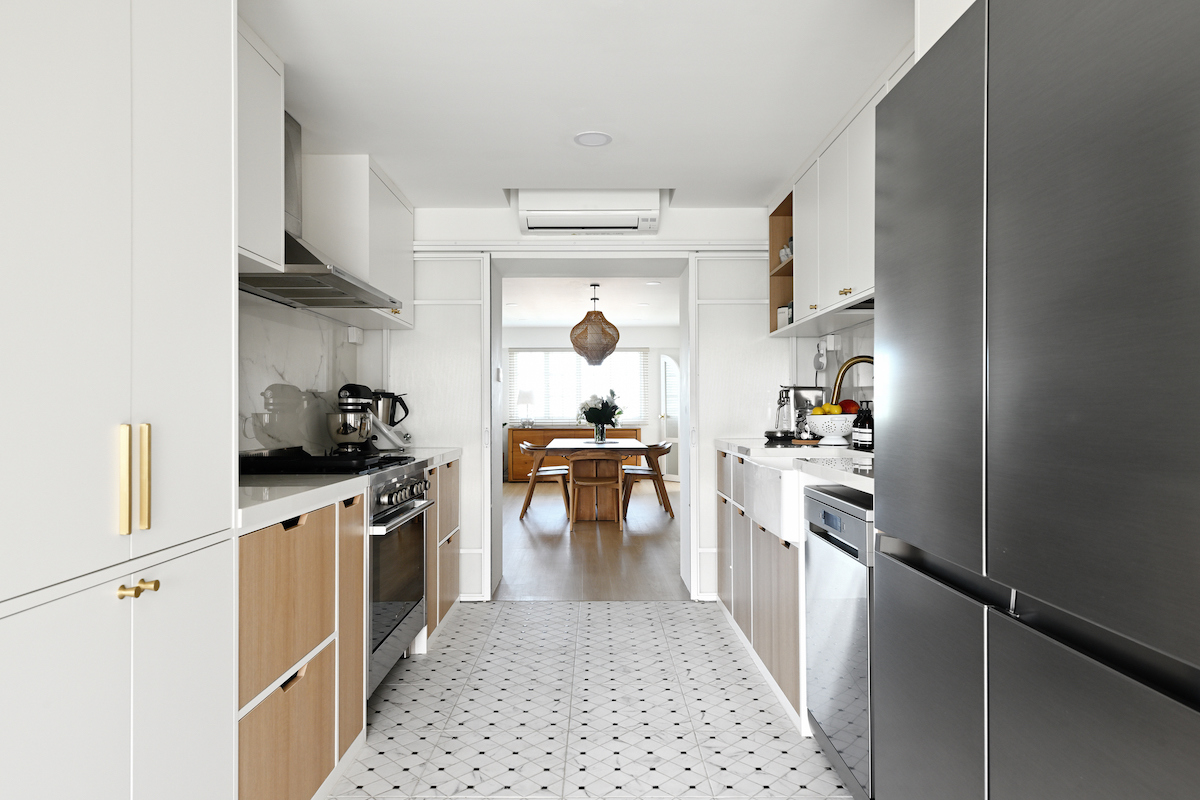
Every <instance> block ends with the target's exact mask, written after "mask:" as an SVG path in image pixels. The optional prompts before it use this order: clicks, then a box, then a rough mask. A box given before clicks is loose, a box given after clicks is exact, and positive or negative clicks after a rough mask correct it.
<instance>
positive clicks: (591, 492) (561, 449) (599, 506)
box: [529, 439, 659, 522]
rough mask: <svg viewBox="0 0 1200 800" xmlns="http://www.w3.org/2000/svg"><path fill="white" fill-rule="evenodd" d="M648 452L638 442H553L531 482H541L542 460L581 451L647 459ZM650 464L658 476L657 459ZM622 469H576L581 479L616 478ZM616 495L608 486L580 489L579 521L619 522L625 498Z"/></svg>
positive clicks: (607, 465)
mask: <svg viewBox="0 0 1200 800" xmlns="http://www.w3.org/2000/svg"><path fill="white" fill-rule="evenodd" d="M647 450H648V448H647V447H646V445H644V444H642V443H641V442H639V441H638V440H637V439H609V440H608V441H607V442H604V443H602V444H597V443H596V442H595V441H593V440H591V439H552V440H551V441H550V443H549V444H547V445H546V449H545V450H542V451H539V452H538V454H537V457H536V460H535V461H534V463H533V469H532V470H531V471H530V474H529V475H530V477H529V480H530V481H531V482H533V481H536V480H537V471H538V467H540V466H541V465H542V461H544V460H545V458H546V457H547V456H565V455H568V454H570V453H578V452H580V451H583V452H588V451H595V452H597V453H599V452H605V453H620V454H621V455H623V456H645V455H646V453H647ZM646 461H648V462H649V463H650V468H651V469H653V470H654V472H655V473H658V471H659V467H658V463H657V462H656V461H655V460H654V459H653V458H647V459H646ZM620 468H621V462H620V461H592V462H588V463H584V464H577V465H576V467H575V469H576V470H577V472H578V474H579V475H580V476H581V477H584V476H586V477H592V476H601V477H602V476H608V475H616V474H617V473H616V470H618V469H620ZM597 469H599V470H600V472H599V473H597V472H596V470H597ZM531 488H532V487H531ZM616 495H617V493H616V492H614V491H612V490H610V489H607V488H604V487H601V488H600V489H596V488H595V487H591V486H580V487H579V493H578V500H577V501H576V502H578V503H579V510H578V511H577V512H576V514H575V519H577V520H581V519H583V520H612V521H614V522H615V521H616V519H617V515H618V514H620V513H621V498H619V497H617V496H616Z"/></svg>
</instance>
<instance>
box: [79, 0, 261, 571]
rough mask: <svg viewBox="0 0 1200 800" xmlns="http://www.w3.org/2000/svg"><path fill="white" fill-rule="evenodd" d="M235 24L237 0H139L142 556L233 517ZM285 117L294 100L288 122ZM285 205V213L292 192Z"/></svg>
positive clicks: (136, 391) (136, 321)
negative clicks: (144, 439)
mask: <svg viewBox="0 0 1200 800" xmlns="http://www.w3.org/2000/svg"><path fill="white" fill-rule="evenodd" d="M229 25H230V23H229V8H228V7H227V6H222V5H221V4H220V3H192V2H184V1H183V0H169V2H163V0H135V2H134V3H133V142H134V150H133V233H134V235H133V284H132V286H133V336H132V341H133V401H132V412H131V421H132V422H133V423H134V426H135V445H134V451H135V454H136V453H138V452H144V451H145V448H144V447H142V448H139V447H138V444H137V442H136V439H137V438H139V437H138V426H140V425H142V424H149V425H150V426H151V427H150V431H151V432H150V437H151V446H150V448H149V449H150V463H141V462H140V460H139V461H138V463H137V465H136V467H135V473H136V476H137V477H138V478H140V480H135V482H134V485H135V487H137V495H138V512H139V513H136V514H135V515H134V516H135V522H134V535H133V540H132V545H133V555H134V556H140V555H144V554H146V553H150V552H154V551H156V550H161V549H162V548H164V547H170V546H172V545H176V544H179V543H180V542H185V541H188V540H191V539H195V538H197V537H199V536H203V535H206V534H209V533H215V532H217V531H222V530H228V529H229V528H231V527H232V526H233V518H234V493H233V492H232V491H231V490H230V487H232V486H234V485H235V484H236V481H237V475H236V473H235V472H234V460H233V459H232V458H231V455H232V454H233V453H234V452H235V451H236V450H237V440H236V435H237V434H236V429H235V426H234V424H233V423H234V420H235V419H236V413H237V411H236V406H235V402H236V401H235V396H236V394H237V390H236V386H235V384H234V380H235V375H236V374H237V365H236V358H235V356H236V353H237V342H236V341H235V339H234V330H235V329H236V327H237V326H236V315H237V292H236V290H235V288H234V274H235V260H234V255H233V253H234V226H233V208H234V189H235V187H234V182H233V175H234V166H235V165H234V147H233V136H234V107H233V106H234V98H233V92H232V89H231V86H232V84H233V81H234V75H233V61H234V53H233V42H232V41H231V38H230V30H229ZM239 41H242V40H241V39H240V37H239ZM282 124H283V123H282V111H280V112H279V116H278V117H277V118H276V127H277V128H278V129H280V130H282ZM242 205H243V207H244V206H245V202H243V204H242ZM183 209H186V213H181V211H182V210H183ZM277 213H278V215H279V218H278V219H277V220H276V225H277V227H278V225H279V224H280V222H279V220H281V219H282V207H281V206H280V207H279V209H278V211H277ZM277 235H278V234H277ZM184 242H186V243H187V244H186V246H183V245H182V243H184ZM184 286H186V287H187V289H186V293H183V294H181V290H180V287H184ZM193 312H195V313H193ZM181 314H186V317H187V323H186V325H184V324H181ZM95 394H96V392H95V391H94V390H93V391H90V392H89V397H90V396H94V395H95Z"/></svg>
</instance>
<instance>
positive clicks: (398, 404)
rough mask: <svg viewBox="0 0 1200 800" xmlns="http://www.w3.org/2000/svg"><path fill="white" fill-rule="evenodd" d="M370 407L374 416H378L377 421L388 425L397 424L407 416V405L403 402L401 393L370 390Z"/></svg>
mask: <svg viewBox="0 0 1200 800" xmlns="http://www.w3.org/2000/svg"><path fill="white" fill-rule="evenodd" d="M371 409H372V410H373V411H374V412H375V416H377V417H379V421H380V422H382V423H384V424H385V425H387V426H388V427H391V426H393V425H399V424H400V423H401V422H403V421H404V420H405V418H407V417H408V405H407V404H406V403H405V402H404V395H403V394H394V393H392V392H372V393H371ZM401 412H403V413H401ZM397 416H399V419H397Z"/></svg>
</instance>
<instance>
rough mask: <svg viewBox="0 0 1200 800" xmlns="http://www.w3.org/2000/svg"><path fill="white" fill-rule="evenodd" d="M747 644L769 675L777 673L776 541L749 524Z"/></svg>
mask: <svg viewBox="0 0 1200 800" xmlns="http://www.w3.org/2000/svg"><path fill="white" fill-rule="evenodd" d="M750 538H751V540H752V541H751V556H750V561H751V578H750V608H751V611H750V616H751V624H750V629H751V632H752V635H751V636H750V641H751V642H752V643H753V644H754V652H756V653H758V657H759V658H761V659H762V661H763V663H764V664H766V665H767V671H768V672H770V673H771V674H772V675H774V674H775V672H776V671H777V670H778V665H777V661H776V652H775V605H776V597H775V563H774V561H773V560H772V559H774V558H775V548H774V547H773V546H772V543H773V542H775V541H778V540H777V539H776V538H775V536H774V535H773V534H771V533H768V532H767V530H766V529H765V528H763V526H761V525H759V524H757V523H755V522H753V521H752V522H751V525H750Z"/></svg>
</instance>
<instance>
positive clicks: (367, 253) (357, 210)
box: [302, 155, 415, 327]
mask: <svg viewBox="0 0 1200 800" xmlns="http://www.w3.org/2000/svg"><path fill="white" fill-rule="evenodd" d="M303 163H304V179H303V181H302V184H303V187H304V201H303V204H304V238H305V240H306V241H309V242H311V243H312V244H313V245H314V246H315V247H317V248H318V249H319V250H321V251H322V252H324V253H325V255H327V256H329V258H330V259H331V260H332V261H333V263H334V264H336V265H337V266H339V267H341V268H342V269H344V270H346V271H347V272H349V273H351V274H353V275H355V276H357V277H359V278H361V279H363V280H364V281H366V282H367V283H369V284H371V285H372V286H374V287H375V288H376V289H379V290H380V291H383V292H385V293H387V294H388V295H390V296H392V297H394V298H396V299H397V300H399V301H400V302H401V304H402V309H401V313H400V314H399V315H397V316H399V318H400V320H401V322H404V323H407V327H411V326H412V324H413V320H414V318H415V317H414V314H413V307H412V306H413V302H412V301H413V247H412V244H413V212H412V207H411V204H409V203H408V202H407V201H406V200H404V199H403V195H402V194H401V193H400V191H399V189H397V188H396V187H395V185H394V184H392V182H391V180H390V179H389V178H388V177H387V176H386V175H385V174H384V173H383V171H382V170H381V169H380V168H379V166H378V165H376V164H374V163H373V162H372V161H371V158H370V156H365V155H345V156H340V155H333V156H328V155H311V156H310V155H306V156H304V159H303ZM331 312H332V313H331ZM321 313H323V314H328V315H329V316H334V315H335V310H328V309H323V310H322V312H321Z"/></svg>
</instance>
